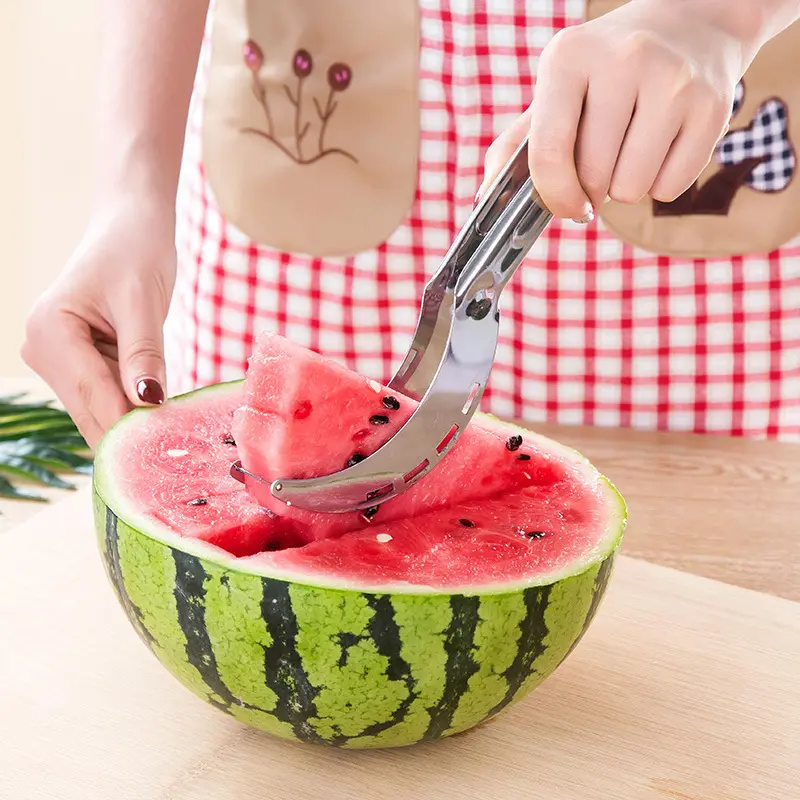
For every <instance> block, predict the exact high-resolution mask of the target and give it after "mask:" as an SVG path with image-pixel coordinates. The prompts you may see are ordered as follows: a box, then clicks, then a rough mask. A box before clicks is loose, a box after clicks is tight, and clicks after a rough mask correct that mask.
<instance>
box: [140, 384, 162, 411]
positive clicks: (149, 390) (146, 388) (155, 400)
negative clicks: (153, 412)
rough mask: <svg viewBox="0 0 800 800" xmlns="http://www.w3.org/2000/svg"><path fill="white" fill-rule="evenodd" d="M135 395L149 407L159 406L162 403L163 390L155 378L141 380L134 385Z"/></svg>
mask: <svg viewBox="0 0 800 800" xmlns="http://www.w3.org/2000/svg"><path fill="white" fill-rule="evenodd" d="M136 394H137V395H138V396H139V399H140V400H141V401H142V402H143V403H147V405H149V406H160V405H161V404H162V403H163V402H164V390H163V389H162V388H161V384H160V383H159V382H158V381H157V380H156V379H155V378H142V379H141V380H140V381H139V382H138V383H137V384H136Z"/></svg>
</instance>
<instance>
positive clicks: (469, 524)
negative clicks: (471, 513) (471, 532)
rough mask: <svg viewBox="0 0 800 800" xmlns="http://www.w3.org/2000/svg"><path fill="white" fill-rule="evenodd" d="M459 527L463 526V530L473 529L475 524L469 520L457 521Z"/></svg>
mask: <svg viewBox="0 0 800 800" xmlns="http://www.w3.org/2000/svg"><path fill="white" fill-rule="evenodd" d="M458 524H459V525H463V526H464V527H465V528H474V527H475V523H474V522H473V521H472V520H471V519H460V520H459V521H458Z"/></svg>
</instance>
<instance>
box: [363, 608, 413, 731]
mask: <svg viewBox="0 0 800 800" xmlns="http://www.w3.org/2000/svg"><path fill="white" fill-rule="evenodd" d="M367 603H368V604H369V607H370V608H371V609H372V611H373V617H372V620H371V621H370V624H369V628H368V630H369V634H370V636H371V637H372V641H373V642H375V647H376V649H377V651H378V653H379V654H380V655H381V656H383V657H384V658H386V660H387V665H386V677H387V678H388V679H389V680H390V681H400V682H402V683H403V684H404V685H405V691H406V696H405V697H404V698H403V701H402V702H401V703H400V705H399V706H397V708H396V709H395V710H394V711H393V712H392V713H391V715H390V716H389V717H388V718H387V719H385V720H384V721H382V722H376V723H374V724H372V725H369V726H368V727H367V728H365V729H364V731H363V733H361V734H359V736H378V735H379V734H381V733H383V732H384V731H386V730H389V728H392V727H394V726H395V725H397V724H398V723H400V722H402V721H403V720H404V719H405V718H406V715H407V714H408V711H409V709H410V708H411V704H412V703H413V702H414V701H415V700H416V699H417V693H416V691H415V689H414V676H413V675H412V674H411V668H410V666H409V665H408V663H407V662H406V660H405V659H404V658H403V655H402V644H403V643H402V640H401V638H400V628H399V627H398V625H397V622H396V620H395V618H394V608H393V606H392V602H391V598H390V597H389V596H388V595H373V596H371V597H368V598H367Z"/></svg>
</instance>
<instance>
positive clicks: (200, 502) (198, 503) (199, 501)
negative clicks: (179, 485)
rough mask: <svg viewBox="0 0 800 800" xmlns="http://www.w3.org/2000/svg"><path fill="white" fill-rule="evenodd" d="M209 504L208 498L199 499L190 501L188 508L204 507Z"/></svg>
mask: <svg viewBox="0 0 800 800" xmlns="http://www.w3.org/2000/svg"><path fill="white" fill-rule="evenodd" d="M207 503H208V498H207V497H198V498H197V499H196V500H190V501H189V502H188V503H187V504H186V505H187V506H204V505H206V504H207Z"/></svg>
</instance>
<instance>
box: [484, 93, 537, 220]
mask: <svg viewBox="0 0 800 800" xmlns="http://www.w3.org/2000/svg"><path fill="white" fill-rule="evenodd" d="M530 119H531V114H530V109H528V110H527V111H526V112H525V113H524V114H522V115H521V116H519V117H517V119H516V120H514V123H513V124H512V125H511V127H509V128H507V129H506V130H505V131H503V133H501V134H500V136H498V137H497V138H496V139H495V140H494V142H492V145H491V147H489V149H488V150H487V151H486V158H485V160H484V163H483V181H482V182H481V185H480V188H479V189H478V193H477V194H476V195H475V203H476V205H477V202H478V200H480V198H481V197H483V195H484V194H485V193H486V190H487V189H488V188H489V187H490V186H491V185H492V181H493V180H494V179H495V178H496V177H497V176H498V175H499V174H500V172H501V171H502V169H503V167H505V165H506V164H507V163H508V161H509V159H510V158H511V156H513V155H514V153H515V152H516V149H517V148H518V147H519V144H520V142H521V141H522V140H523V139H524V138H525V134H527V133H528V128H529V127H530Z"/></svg>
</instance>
